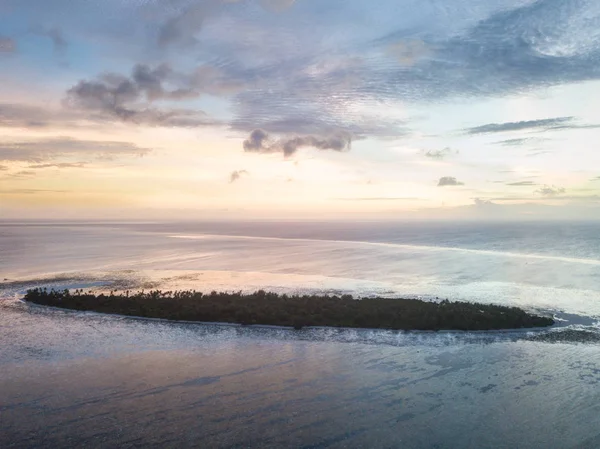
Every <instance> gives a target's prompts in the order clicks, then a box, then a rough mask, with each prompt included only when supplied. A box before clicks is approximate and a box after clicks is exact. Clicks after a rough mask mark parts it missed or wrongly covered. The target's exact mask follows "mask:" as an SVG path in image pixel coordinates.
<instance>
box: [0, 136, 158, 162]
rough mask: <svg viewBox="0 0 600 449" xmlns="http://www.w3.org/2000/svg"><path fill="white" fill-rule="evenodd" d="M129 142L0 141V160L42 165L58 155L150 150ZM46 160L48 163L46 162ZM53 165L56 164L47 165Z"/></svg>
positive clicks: (105, 155)
mask: <svg viewBox="0 0 600 449" xmlns="http://www.w3.org/2000/svg"><path fill="white" fill-rule="evenodd" d="M150 151H151V150H150V149H149V148H142V147H139V146H137V145H135V144H133V143H130V142H114V141H95V140H78V139H72V138H69V137H58V138H53V139H37V140H28V141H12V142H0V161H24V162H31V163H36V164H42V165H43V164H44V163H45V162H46V161H53V160H56V159H57V158H60V157H62V156H76V157H78V158H84V157H87V158H92V159H93V158H104V159H106V158H115V157H123V156H143V155H146V154H148V153H149V152H150ZM48 163H49V162H48ZM51 165H56V164H51Z"/></svg>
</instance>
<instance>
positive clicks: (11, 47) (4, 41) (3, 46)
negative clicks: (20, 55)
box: [0, 36, 17, 53]
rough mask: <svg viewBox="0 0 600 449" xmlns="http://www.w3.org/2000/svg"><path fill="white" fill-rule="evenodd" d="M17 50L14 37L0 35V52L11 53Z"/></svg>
mask: <svg viewBox="0 0 600 449" xmlns="http://www.w3.org/2000/svg"><path fill="white" fill-rule="evenodd" d="M16 50H17V43H16V42H15V41H14V39H11V38H10V37H6V36H0V53H13V52H15V51H16Z"/></svg>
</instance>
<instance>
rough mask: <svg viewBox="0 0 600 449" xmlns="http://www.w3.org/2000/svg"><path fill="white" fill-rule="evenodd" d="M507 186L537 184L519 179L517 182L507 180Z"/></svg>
mask: <svg viewBox="0 0 600 449" xmlns="http://www.w3.org/2000/svg"><path fill="white" fill-rule="evenodd" d="M506 185H507V186H536V185H537V184H536V183H535V182H533V181H519V182H507V183H506Z"/></svg>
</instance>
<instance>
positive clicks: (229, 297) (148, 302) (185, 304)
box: [24, 288, 554, 331]
mask: <svg viewBox="0 0 600 449" xmlns="http://www.w3.org/2000/svg"><path fill="white" fill-rule="evenodd" d="M24 299H25V301H29V302H32V303H35V304H39V305H44V306H52V307H59V308H63V309H70V310H78V311H93V312H99V313H108V314H119V315H128V316H135V317H144V318H161V319H168V320H177V321H199V322H220V323H237V324H241V325H253V324H261V325H276V326H291V327H293V328H294V329H302V328H303V327H306V326H328V327H347V328H374V329H392V330H433V331H436V330H464V331H472V330H497V329H519V328H533V327H545V326H550V325H552V324H554V320H553V319H552V318H549V317H543V316H537V315H533V314H530V313H527V312H525V311H524V310H522V309H519V308H517V307H506V306H499V305H490V304H479V303H468V302H451V301H448V300H443V301H441V302H430V301H423V300H419V299H389V298H362V299H355V298H354V297H353V296H351V295H342V296H326V295H286V294H282V295H280V294H277V293H269V292H265V291H264V290H259V291H257V292H254V293H251V294H243V293H241V292H237V293H226V292H215V291H213V292H211V293H210V294H203V293H201V292H197V291H165V292H163V291H160V290H153V291H149V292H144V291H140V292H129V291H125V292H122V293H117V292H114V291H111V292H110V293H109V294H102V293H101V294H94V293H91V292H84V291H83V290H75V291H73V292H70V291H69V290H48V289H45V288H44V289H41V288H35V289H31V290H28V291H27V293H26V295H25V297H24Z"/></svg>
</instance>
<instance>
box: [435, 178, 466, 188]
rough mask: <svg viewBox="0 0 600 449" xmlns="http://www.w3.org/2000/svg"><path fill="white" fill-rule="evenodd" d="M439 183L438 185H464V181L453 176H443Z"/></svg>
mask: <svg viewBox="0 0 600 449" xmlns="http://www.w3.org/2000/svg"><path fill="white" fill-rule="evenodd" d="M437 185H438V187H446V186H462V185H464V183H462V182H459V181H457V180H456V178H454V177H452V176H442V177H441V178H440V180H439V181H438V184H437Z"/></svg>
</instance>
